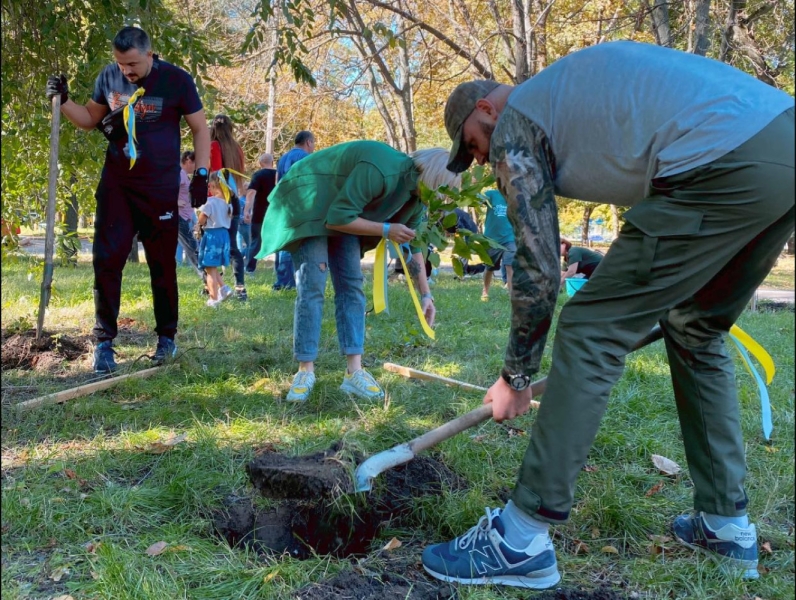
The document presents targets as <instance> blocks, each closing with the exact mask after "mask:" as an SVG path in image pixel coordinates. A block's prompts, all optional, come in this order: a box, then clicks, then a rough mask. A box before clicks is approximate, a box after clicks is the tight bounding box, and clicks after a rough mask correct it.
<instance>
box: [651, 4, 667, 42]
mask: <svg viewBox="0 0 796 600" xmlns="http://www.w3.org/2000/svg"><path fill="white" fill-rule="evenodd" d="M650 20H651V21H652V33H653V34H655V42H656V43H657V44H658V45H659V46H663V47H665V48H671V47H672V30H671V28H670V26H669V4H668V1H667V0H653V5H652V9H651V10H650Z"/></svg>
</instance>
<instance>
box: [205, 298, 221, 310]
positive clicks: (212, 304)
mask: <svg viewBox="0 0 796 600" xmlns="http://www.w3.org/2000/svg"><path fill="white" fill-rule="evenodd" d="M221 301H222V300H221V298H219V299H218V300H213V299H212V298H208V299H207V302H206V304H207V306H209V307H210V308H218V305H219V304H221Z"/></svg>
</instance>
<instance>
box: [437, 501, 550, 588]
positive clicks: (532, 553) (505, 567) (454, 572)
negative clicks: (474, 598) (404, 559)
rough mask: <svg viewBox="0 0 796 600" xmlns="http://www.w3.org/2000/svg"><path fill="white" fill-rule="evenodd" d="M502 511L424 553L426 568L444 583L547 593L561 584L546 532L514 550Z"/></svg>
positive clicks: (488, 511) (490, 511)
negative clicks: (502, 518) (525, 546)
mask: <svg viewBox="0 0 796 600" xmlns="http://www.w3.org/2000/svg"><path fill="white" fill-rule="evenodd" d="M500 512H501V511H500V509H499V508H495V509H489V508H488V507H487V509H486V515H485V516H483V517H481V518H480V519H479V520H478V524H477V525H476V526H475V527H473V528H472V529H470V531H468V532H467V533H465V534H464V535H462V536H460V537H457V538H456V539H454V540H452V541H450V542H447V543H445V544H434V545H433V546H429V547H427V548H426V549H425V550H424V551H423V567H424V568H425V569H426V571H427V572H428V573H429V574H430V575H432V576H433V577H436V578H437V579H441V580H442V581H449V582H456V583H464V584H468V585H484V584H497V585H509V586H513V587H524V588H528V589H533V590H544V589H547V588H550V587H553V586H554V585H556V584H557V583H558V582H559V581H561V575H560V574H559V572H558V565H557V563H556V553H555V550H554V549H553V542H552V541H551V540H550V536H549V535H547V533H540V534H539V535H537V536H535V537H534V538H533V541H532V542H531V543H530V544H529V545H528V547H527V548H521V549H520V548H513V547H511V546H509V545H508V544H507V543H506V540H505V539H504V537H503V534H504V533H505V529H504V526H503V523H502V522H501V520H500Z"/></svg>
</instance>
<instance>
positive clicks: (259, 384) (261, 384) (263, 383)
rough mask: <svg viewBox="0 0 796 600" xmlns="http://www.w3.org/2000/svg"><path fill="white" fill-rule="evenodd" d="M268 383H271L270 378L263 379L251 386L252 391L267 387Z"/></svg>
mask: <svg viewBox="0 0 796 600" xmlns="http://www.w3.org/2000/svg"><path fill="white" fill-rule="evenodd" d="M269 383H271V379H270V377H263V378H262V379H258V380H257V381H255V382H254V383H253V384H252V389H255V390H259V389H261V388H264V387H265V386H267V385H268V384H269Z"/></svg>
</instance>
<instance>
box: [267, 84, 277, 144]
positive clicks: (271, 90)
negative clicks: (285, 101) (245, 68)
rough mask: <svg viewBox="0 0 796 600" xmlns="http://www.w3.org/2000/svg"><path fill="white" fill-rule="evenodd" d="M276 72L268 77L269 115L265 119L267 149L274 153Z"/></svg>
mask: <svg viewBox="0 0 796 600" xmlns="http://www.w3.org/2000/svg"><path fill="white" fill-rule="evenodd" d="M275 102H276V74H275V73H271V76H270V77H269V78H268V116H267V117H266V120H265V151H266V152H267V153H268V154H273V153H274V113H275V112H276V105H275Z"/></svg>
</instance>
